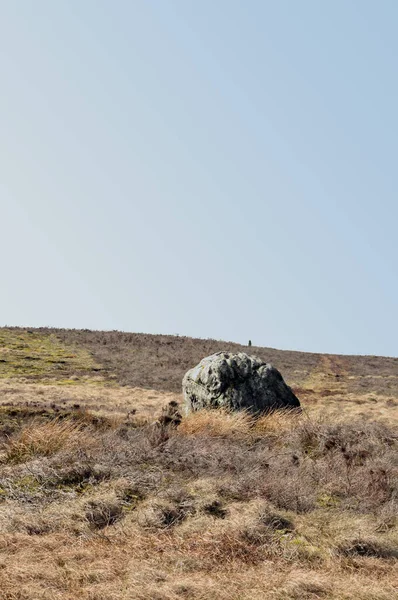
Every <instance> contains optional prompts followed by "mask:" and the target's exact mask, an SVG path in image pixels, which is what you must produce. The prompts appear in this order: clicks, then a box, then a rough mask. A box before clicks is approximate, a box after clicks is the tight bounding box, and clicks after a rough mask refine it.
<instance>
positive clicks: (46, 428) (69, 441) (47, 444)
mask: <svg viewBox="0 0 398 600" xmlns="http://www.w3.org/2000/svg"><path fill="white" fill-rule="evenodd" d="M85 437H87V429H86V430H85V431H83V429H82V425H81V424H80V423H78V422H73V421H70V420H58V419H55V420H53V421H49V422H47V423H31V424H30V425H27V426H26V427H24V428H23V429H22V430H21V431H20V432H19V433H18V434H16V435H15V436H13V437H11V438H10V439H9V441H8V443H7V444H6V448H5V451H6V452H5V458H6V460H7V461H10V462H24V461H27V460H30V459H32V458H35V457H37V456H51V455H53V454H55V453H56V452H59V451H60V450H62V449H65V448H68V449H73V448H75V447H77V446H78V445H79V443H81V442H82V441H83V440H84V438H85Z"/></svg>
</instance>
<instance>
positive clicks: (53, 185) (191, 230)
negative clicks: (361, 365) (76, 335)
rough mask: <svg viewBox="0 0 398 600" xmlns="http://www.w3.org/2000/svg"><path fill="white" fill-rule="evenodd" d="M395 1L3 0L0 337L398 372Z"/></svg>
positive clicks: (0, 43) (397, 43)
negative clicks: (222, 351)
mask: <svg viewBox="0 0 398 600" xmlns="http://www.w3.org/2000/svg"><path fill="white" fill-rule="evenodd" d="M397 26H398V3H397V2H396V1H395V0H391V1H389V0H380V1H379V2H375V1H373V0H372V1H367V0H350V1H347V0H333V1H332V0H329V1H326V0H325V1H324V2H319V1H318V0H302V1H301V2H296V1H295V0H289V1H287V0H279V1H278V2H275V1H274V0H247V1H243V0H239V1H236V0H200V2H199V1H198V0H195V1H193V0H139V1H138V0H112V1H110V0H106V1H104V0H84V1H82V0H68V2H54V1H53V0H35V2H33V1H32V0H29V1H28V0H18V2H15V0H0V85H1V93H0V210H1V212H0V216H1V220H0V223H1V231H0V252H1V257H2V263H1V269H2V284H3V285H2V288H1V290H0V325H20V326H31V327H34V326H54V327H68V328H89V329H107V330H113V329H117V330H124V331H135V332H147V333H168V334H179V335H187V336H193V337H201V338H215V339H224V340H228V341H237V342H241V343H247V342H248V340H249V339H250V340H251V341H252V343H253V345H259V346H268V347H276V348H282V349H293V350H306V351H313V352H330V353H344V354H372V355H378V354H379V355H389V356H398V318H397V313H398V311H397V308H398V306H397V305H398V302H397V298H398V277H397V259H398V236H397V223H398V194H397V192H398V185H397V176H398V170H397V158H398V110H397V107H398V76H397V75H398V73H397V60H398V37H397V35H396V31H397Z"/></svg>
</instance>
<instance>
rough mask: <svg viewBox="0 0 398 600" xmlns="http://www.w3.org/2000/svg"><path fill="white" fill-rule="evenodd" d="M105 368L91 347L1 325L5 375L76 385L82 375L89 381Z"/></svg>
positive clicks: (0, 362)
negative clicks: (97, 360) (69, 343)
mask: <svg viewBox="0 0 398 600" xmlns="http://www.w3.org/2000/svg"><path fill="white" fill-rule="evenodd" d="M103 371H104V369H103V368H102V367H101V365H99V364H98V363H97V362H96V361H95V360H94V359H93V357H92V356H91V354H90V352H88V350H85V349H83V348H77V347H73V346H68V345H66V344H64V343H62V342H61V341H60V340H59V339H58V338H57V337H56V336H55V335H54V334H42V333H38V332H36V331H30V330H13V329H7V328H5V329H0V378H1V379H11V378H19V379H21V378H24V379H25V380H32V381H42V380H47V381H48V380H52V382H53V383H58V382H59V383H61V384H62V385H76V384H78V383H79V379H80V378H82V379H84V383H87V381H88V378H89V376H90V377H91V378H92V377H93V376H94V375H95V376H96V377H98V376H101V375H103V374H104V373H103ZM90 381H93V379H90ZM97 383H98V380H97Z"/></svg>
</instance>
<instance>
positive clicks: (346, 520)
mask: <svg viewBox="0 0 398 600" xmlns="http://www.w3.org/2000/svg"><path fill="white" fill-rule="evenodd" d="M11 331H12V332H13V335H14V334H15V335H16V336H17V339H15V336H14V338H13V339H14V341H15V344H16V345H17V346H18V345H21V344H22V345H23V344H25V343H26V344H30V343H31V342H30V341H29V340H30V339H33V338H32V335H33V336H34V335H36V334H37V337H36V338H35V340H36V341H35V343H37V347H36V348H35V349H34V348H33V346H31V350H32V356H33V357H34V358H39V359H40V357H39V356H36V355H35V353H36V354H40V345H43V348H44V350H43V352H44V355H43V357H42V359H40V360H38V361H35V360H33V361H32V360H25V358H24V357H23V356H22V354H23V352H24V351H25V349H26V348H21V347H18V348H16V350H18V352H19V353H20V354H18V356H16V355H15V356H14V358H15V360H17V362H15V365H17V363H18V364H19V365H20V366H19V367H18V366H17V369H16V370H15V371H14V372H13V373H12V377H10V378H8V379H3V380H2V381H0V455H1V457H2V459H1V461H0V590H1V592H0V597H1V599H2V600H3V598H4V600H72V599H73V600H74V599H75V598H81V599H82V600H130V599H131V598H134V599H138V600H147V599H151V600H181V599H182V600H184V599H193V598H195V600H196V599H199V600H205V599H206V600H207V599H209V598H211V599H214V600H241V599H242V598H245V600H246V599H248V600H259V599H260V598H261V599H265V600H302V599H304V600H306V599H307V600H316V599H322V598H325V599H327V600H393V599H395V598H396V597H397V595H398V558H397V553H398V517H397V515H398V462H397V454H398V453H397V450H398V429H397V424H398V408H397V405H398V402H396V401H397V399H398V393H397V389H396V381H397V379H398V378H397V376H396V366H397V362H396V359H377V358H374V357H356V358H354V357H331V356H321V355H305V354H302V353H283V352H278V351H268V350H266V349H256V348H254V349H253V352H254V353H256V354H260V355H261V356H264V357H269V358H270V359H271V361H273V362H274V363H275V364H276V366H277V367H278V368H280V369H281V371H282V373H283V374H284V375H285V376H286V378H287V380H288V383H290V384H293V385H295V386H296V388H297V389H300V391H299V392H298V396H299V397H300V399H301V400H302V403H303V407H304V410H303V412H302V413H301V414H297V413H273V414H270V415H266V416H264V417H261V418H259V419H253V418H252V417H250V416H249V415H246V414H243V413H240V414H231V413H225V412H221V411H220V412H219V411H209V412H207V411H203V412H200V413H196V414H194V415H189V416H186V417H183V418H182V421H181V422H180V418H179V417H178V418H176V415H177V414H178V412H183V411H181V410H179V407H178V406H175V405H174V404H173V405H172V407H167V405H168V404H169V403H170V402H174V403H175V402H177V403H179V402H180V401H181V396H180V394H179V393H177V392H179V385H180V376H181V373H182V372H183V371H184V370H185V369H186V368H188V367H190V366H192V365H193V364H195V362H198V360H199V358H202V357H203V356H204V355H205V354H209V353H211V352H214V351H217V350H218V349H221V348H219V346H222V348H225V347H229V348H232V349H233V348H236V349H238V346H234V345H224V344H222V345H221V343H219V342H214V341H212V340H188V339H186V338H171V337H167V336H145V335H135V334H120V333H117V332H111V333H103V332H62V331H50V330H40V331H36V330H35V331H34V334H31V333H27V332H25V333H24V334H22V331H21V330H11ZM20 334H21V336H22V337H21V338H20V339H18V336H19V335H20ZM7 335H8V334H7ZM46 336H47V337H48V336H50V337H51V336H53V337H51V339H50V340H47V342H46ZM6 337H7V336H6ZM22 338H23V339H22ZM2 339H6V338H4V336H3V338H2ZM8 339H10V338H8ZM43 340H44V341H43ZM58 344H59V345H58ZM71 348H74V349H79V348H80V349H81V350H82V352H83V354H79V353H77V354H76V357H78V360H79V361H80V360H81V361H82V362H80V366H81V367H82V369H81V370H80V371H79V372H78V373H77V374H75V375H73V374H72V372H73V368H75V367H76V365H74V366H73V365H72V364H65V363H59V367H60V368H59V369H58V367H57V363H56V362H50V361H51V360H55V361H56V360H58V359H59V358H60V356H61V354H62V352H69V351H70V349H71ZM66 349H67V350H66ZM14 350H15V348H14ZM14 350H13V349H12V348H9V349H8V350H7V348H6V349H4V348H3V354H4V355H7V358H8V359H11V360H9V362H8V365H6V367H4V363H2V364H3V367H4V368H7V369H11V367H12V364H13V360H14V358H13V357H12V356H13V352H14ZM33 350H34V352H33ZM57 352H59V353H60V355H59V356H58V358H57V357H52V356H51V353H55V354H56V353H57ZM85 353H88V354H85ZM26 356H28V354H26ZM79 357H80V358H79ZM72 358H73V357H72ZM72 358H71V360H72ZM88 358H90V360H93V363H90V361H88ZM61 360H64V358H62V357H61ZM67 360H69V359H67ZM18 361H19V362H18ZM46 361H47V362H48V364H47V362H46ZM33 363H35V364H37V365H39V364H41V367H40V368H42V367H43V368H44V367H45V369H47V368H48V369H49V370H47V371H46V373H47V375H45V377H43V371H42V372H41V374H40V377H38V373H36V374H34V373H32V372H31V371H30V370H29V369H30V366H29V365H31V364H33ZM46 364H47V366H45V365H46ZM89 364H91V365H93V364H95V365H96V366H95V367H94V368H95V369H96V368H100V369H105V370H103V371H100V372H97V371H95V370H91V371H90V368H88V365H89ZM86 367H87V369H86ZM25 368H27V369H28V370H27V371H26V373H25V371H24V369H25ZM35 368H36V367H35ZM64 369H65V370H64ZM68 369H70V371H68V373H69V374H68V373H67V370H68ZM85 369H86V370H85ZM57 373H59V375H57ZM9 374H10V371H9ZM25 375H26V376H25ZM66 375H67V376H68V379H65V377H66ZM69 376H70V377H69ZM114 376H115V377H114ZM75 377H76V378H75ZM39 380H40V381H39ZM122 384H123V385H122ZM125 384H131V385H132V386H134V387H130V386H129V385H125ZM177 384H178V385H177ZM161 390H166V391H161ZM164 407H166V409H164ZM170 408H171V409H172V410H170Z"/></svg>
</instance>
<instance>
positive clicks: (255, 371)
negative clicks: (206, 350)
mask: <svg viewBox="0 0 398 600" xmlns="http://www.w3.org/2000/svg"><path fill="white" fill-rule="evenodd" d="M182 389H183V394H184V399H185V408H186V410H187V412H191V411H196V410H200V409H201V408H221V407H224V408H227V409H230V410H247V411H249V412H251V413H262V412H267V411H270V410H274V409H277V408H279V409H280V408H286V409H289V408H298V407H299V406H300V401H299V400H298V398H297V397H296V396H295V395H294V393H293V392H292V390H291V389H290V387H289V386H288V385H286V383H285V382H284V380H283V377H282V375H281V374H280V373H279V371H278V370H277V369H275V368H274V367H273V366H272V365H270V364H268V363H265V362H264V361H262V360H261V359H260V358H257V357H255V356H249V355H247V354H245V353H244V352H239V353H237V354H231V353H229V352H217V353H216V354H212V355H211V356H207V357H206V358H204V359H203V360H201V361H200V363H199V364H198V365H196V367H194V368H193V369H190V370H189V371H188V372H187V373H186V374H185V376H184V379H183V381H182Z"/></svg>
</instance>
